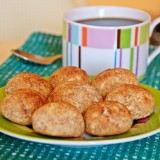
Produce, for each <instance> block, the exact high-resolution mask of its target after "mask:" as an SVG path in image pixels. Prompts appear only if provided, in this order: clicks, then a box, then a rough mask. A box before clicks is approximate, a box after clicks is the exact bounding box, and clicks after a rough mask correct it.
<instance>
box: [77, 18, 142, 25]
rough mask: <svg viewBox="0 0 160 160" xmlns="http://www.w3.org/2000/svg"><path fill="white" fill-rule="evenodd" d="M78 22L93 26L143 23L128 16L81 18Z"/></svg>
mask: <svg viewBox="0 0 160 160" xmlns="http://www.w3.org/2000/svg"><path fill="white" fill-rule="evenodd" d="M76 22H77V23H81V24H86V25H92V26H103V27H105V26H106V27H107V26H108V27H116V26H129V25H135V24H138V23H141V22H142V21H140V20H137V19H127V18H108V17H107V18H93V19H81V20H77V21H76Z"/></svg>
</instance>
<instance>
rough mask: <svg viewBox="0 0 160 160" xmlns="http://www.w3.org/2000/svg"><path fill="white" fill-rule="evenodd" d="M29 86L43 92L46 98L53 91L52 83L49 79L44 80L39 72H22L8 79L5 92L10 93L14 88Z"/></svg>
mask: <svg viewBox="0 0 160 160" xmlns="http://www.w3.org/2000/svg"><path fill="white" fill-rule="evenodd" d="M27 88H28V89H33V90H35V91H37V92H39V93H41V94H42V95H44V96H45V97H46V98H47V97H48V95H49V94H50V92H51V91H52V86H51V84H50V83H49V82H48V81H46V80H44V79H43V78H42V77H40V76H39V75H38V74H34V73H30V72H22V73H19V74H17V75H15V76H14V77H12V78H11V79H10V80H9V81H8V83H7V85H6V88H5V92H6V94H9V93H11V92H12V91H14V90H19V89H27Z"/></svg>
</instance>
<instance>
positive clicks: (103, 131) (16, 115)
mask: <svg viewBox="0 0 160 160" xmlns="http://www.w3.org/2000/svg"><path fill="white" fill-rule="evenodd" d="M5 93H6V97H5V98H4V99H3V100H2V103H1V108H0V110H1V113H2V115H3V116H4V117H5V118H7V119H9V120H10V121H12V122H14V123H17V124H21V125H27V126H28V125H30V126H31V127H32V128H33V130H34V131H35V132H37V133H40V134H43V135H48V136H56V137H79V136H81V135H82V134H83V133H84V132H87V133H88V134H90V135H94V136H109V135H116V134H122V133H124V132H127V131H128V130H129V129H130V128H131V127H132V125H133V121H134V120H137V119H141V118H145V117H147V116H149V115H151V114H152V113H153V110H154V103H155V101H154V97H153V95H152V93H151V92H150V91H149V90H148V89H146V88H143V87H141V86H140V85H139V83H138V79H137V77H136V76H135V75H134V74H133V73H132V72H131V71H129V70H127V69H123V68H115V69H108V70H105V71H103V72H101V73H99V74H98V75H97V76H96V77H95V79H94V80H93V81H91V80H90V78H89V76H88V74H87V73H86V72H85V71H84V70H83V69H80V68H77V67H74V66H68V67H62V68H60V69H58V70H57V71H55V72H54V73H53V74H52V75H51V76H50V79H49V80H48V81H47V80H45V79H43V78H42V77H40V76H39V75H37V74H34V73H29V72H22V73H20V74H17V75H15V76H14V77H13V78H11V79H10V80H9V81H8V83H7V85H6V87H5Z"/></svg>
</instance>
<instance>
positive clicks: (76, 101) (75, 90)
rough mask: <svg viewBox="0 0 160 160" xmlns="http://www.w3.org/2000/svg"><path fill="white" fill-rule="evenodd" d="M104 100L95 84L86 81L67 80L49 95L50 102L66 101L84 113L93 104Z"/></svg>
mask: <svg viewBox="0 0 160 160" xmlns="http://www.w3.org/2000/svg"><path fill="white" fill-rule="evenodd" d="M101 100H102V97H101V95H100V94H99V93H98V92H97V91H96V89H95V88H94V87H93V86H90V85H89V84H84V83H77V82H66V83H64V84H62V85H58V86H57V87H55V89H54V90H53V91H52V92H51V94H50V96H49V97H48V101H49V102H58V101H66V102H68V103H70V104H72V105H74V106H76V107H77V108H78V109H79V111H80V112H81V113H83V112H84V111H85V110H86V109H87V108H88V107H89V106H90V105H91V104H93V103H97V102H99V101H101Z"/></svg>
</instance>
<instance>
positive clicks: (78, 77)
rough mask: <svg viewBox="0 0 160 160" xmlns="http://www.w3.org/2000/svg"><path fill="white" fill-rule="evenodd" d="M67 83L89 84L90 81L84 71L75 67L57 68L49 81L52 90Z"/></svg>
mask: <svg viewBox="0 0 160 160" xmlns="http://www.w3.org/2000/svg"><path fill="white" fill-rule="evenodd" d="M67 81H68V82H71V81H76V82H84V83H90V79H89V76H88V74H87V73H86V71H84V70H82V69H80V68H78V67H75V66H66V67H62V68H59V69H58V70H56V71H55V72H54V73H53V74H52V75H51V77H50V80H49V82H50V84H51V85H52V86H53V88H55V87H56V86H57V85H59V84H62V83H64V82H67Z"/></svg>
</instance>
